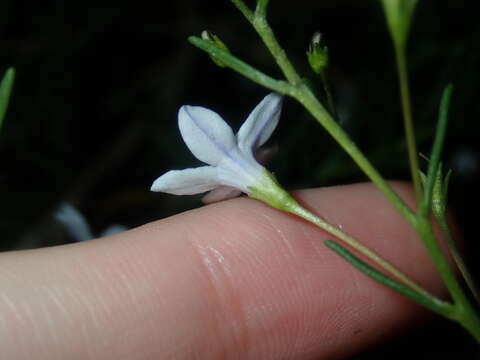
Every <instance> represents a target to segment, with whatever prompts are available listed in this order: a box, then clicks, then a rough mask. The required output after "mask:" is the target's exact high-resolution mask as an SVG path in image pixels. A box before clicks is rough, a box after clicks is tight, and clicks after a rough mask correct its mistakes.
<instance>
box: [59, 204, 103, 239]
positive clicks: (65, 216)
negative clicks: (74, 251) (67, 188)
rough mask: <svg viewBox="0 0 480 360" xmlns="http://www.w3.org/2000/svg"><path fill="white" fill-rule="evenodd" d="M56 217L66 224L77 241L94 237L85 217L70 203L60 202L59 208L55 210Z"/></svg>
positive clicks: (69, 232)
mask: <svg viewBox="0 0 480 360" xmlns="http://www.w3.org/2000/svg"><path fill="white" fill-rule="evenodd" d="M55 219H56V220H57V221H59V222H61V223H62V224H63V225H64V226H65V229H66V230H67V232H68V234H69V235H70V236H71V237H72V239H73V240H75V241H84V240H90V239H93V238H94V236H93V234H92V231H91V230H90V226H89V225H88V223H87V220H86V219H85V217H84V216H83V215H82V214H81V213H80V211H78V210H77V208H75V207H74V206H73V205H71V204H70V203H61V204H60V206H59V208H58V210H57V211H56V212H55Z"/></svg>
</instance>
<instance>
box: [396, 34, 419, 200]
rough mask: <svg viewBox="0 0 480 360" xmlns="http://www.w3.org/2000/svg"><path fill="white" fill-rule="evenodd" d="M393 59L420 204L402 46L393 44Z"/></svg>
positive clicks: (416, 153)
mask: <svg viewBox="0 0 480 360" xmlns="http://www.w3.org/2000/svg"><path fill="white" fill-rule="evenodd" d="M395 57H396V61H397V70H398V79H399V86H400V96H401V99H402V112H403V122H404V127H405V137H406V140H407V149H408V158H409V163H410V173H411V176H412V180H413V186H414V188H415V194H416V197H417V201H418V202H420V201H421V199H422V184H421V181H420V174H419V170H420V168H419V166H418V152H417V145H416V143H415V131H414V127H413V116H412V107H411V101H410V90H409V85H408V69H407V59H406V54H405V46H404V45H397V44H396V43H395Z"/></svg>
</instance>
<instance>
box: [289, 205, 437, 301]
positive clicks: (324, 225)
mask: <svg viewBox="0 0 480 360" xmlns="http://www.w3.org/2000/svg"><path fill="white" fill-rule="evenodd" d="M292 200H293V199H292ZM283 210H285V211H288V212H290V213H292V214H295V215H297V216H299V217H301V218H303V219H305V220H307V221H309V222H311V223H312V224H315V225H316V226H318V227H319V228H320V229H322V230H325V231H327V232H328V233H330V234H332V235H334V236H335V237H337V238H338V239H340V240H342V241H343V242H344V243H345V244H347V245H349V246H350V247H351V248H353V249H355V250H357V251H358V252H359V253H361V254H363V255H364V256H365V257H367V258H368V259H370V260H372V261H373V262H375V263H376V264H378V265H379V266H381V267H382V268H383V269H385V270H386V271H388V272H389V273H390V274H392V275H394V276H395V277H396V278H397V279H398V280H400V281H401V282H403V283H404V284H405V285H407V286H409V287H410V288H412V289H414V290H415V291H417V292H418V293H421V294H422V295H423V296H425V297H428V298H430V299H435V296H433V295H432V294H430V293H429V292H428V291H426V290H425V289H423V288H422V287H421V286H419V285H418V284H416V283H415V282H414V281H413V280H411V279H410V278H409V277H408V276H407V275H405V274H404V273H402V272H401V271H400V270H398V269H397V268H396V267H395V266H393V265H392V264H390V263H389V262H388V261H386V260H385V259H383V258H382V257H380V256H379V255H378V254H377V253H376V252H374V251H373V250H370V249H369V248H367V247H366V246H365V245H363V244H362V243H360V242H359V241H358V240H356V239H355V238H353V237H352V236H350V235H348V234H346V233H344V232H343V231H342V230H340V229H339V228H337V227H336V226H333V225H332V224H330V223H328V222H327V221H325V220H324V219H322V218H320V217H318V216H316V215H315V214H313V213H312V212H310V211H308V210H307V209H305V208H304V207H302V206H301V205H299V204H298V203H297V202H296V201H295V200H293V201H289V202H288V205H287V206H286V208H285V209H283Z"/></svg>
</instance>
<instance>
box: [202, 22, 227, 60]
mask: <svg viewBox="0 0 480 360" xmlns="http://www.w3.org/2000/svg"><path fill="white" fill-rule="evenodd" d="M201 36H202V39H203V40H205V41H209V42H211V43H212V44H214V45H216V46H217V47H218V48H219V49H222V50H224V51H226V52H228V53H229V52H230V50H229V48H228V47H227V45H225V43H224V42H223V41H222V40H220V38H219V37H218V36H217V35H215V34H213V33H211V32H210V31H208V30H203V31H202V35H201ZM210 58H211V59H212V61H213V62H214V63H215V64H217V65H218V66H220V67H225V64H224V63H223V61H221V60H219V59H218V58H217V57H216V56H214V55H210Z"/></svg>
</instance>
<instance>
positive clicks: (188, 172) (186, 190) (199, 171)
mask: <svg viewBox="0 0 480 360" xmlns="http://www.w3.org/2000/svg"><path fill="white" fill-rule="evenodd" d="M217 186H219V184H218V180H217V169H215V168H214V167H212V166H201V167H197V168H192V169H185V170H170V171H169V172H167V173H165V174H163V175H162V176H160V177H159V178H158V179H157V180H155V181H154V183H153V185H152V187H151V188H150V190H151V191H161V192H166V193H169V194H174V195H193V194H199V193H203V192H205V191H209V190H213V189H215V188H216V187H217Z"/></svg>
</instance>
